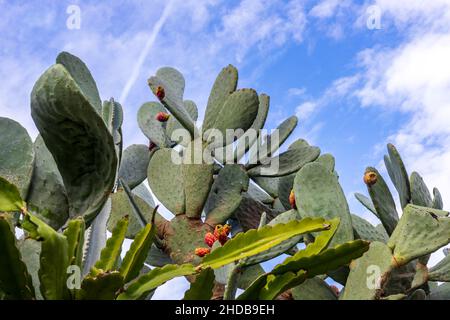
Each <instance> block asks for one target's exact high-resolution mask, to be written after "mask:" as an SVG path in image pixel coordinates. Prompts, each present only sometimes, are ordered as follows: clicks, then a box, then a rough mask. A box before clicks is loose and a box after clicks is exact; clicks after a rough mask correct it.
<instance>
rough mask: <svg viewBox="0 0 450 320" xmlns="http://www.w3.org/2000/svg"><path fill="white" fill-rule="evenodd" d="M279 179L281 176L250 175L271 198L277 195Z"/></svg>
mask: <svg viewBox="0 0 450 320" xmlns="http://www.w3.org/2000/svg"><path fill="white" fill-rule="evenodd" d="M280 179H281V177H252V180H253V181H255V182H256V184H257V185H258V186H260V187H261V188H262V189H263V190H264V191H266V192H267V193H268V194H269V195H270V196H271V197H273V198H278V196H279V190H278V188H279V184H280Z"/></svg>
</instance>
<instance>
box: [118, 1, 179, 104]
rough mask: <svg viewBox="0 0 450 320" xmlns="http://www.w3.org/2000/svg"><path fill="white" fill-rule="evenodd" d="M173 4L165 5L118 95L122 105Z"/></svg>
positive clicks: (170, 2)
mask: <svg viewBox="0 0 450 320" xmlns="http://www.w3.org/2000/svg"><path fill="white" fill-rule="evenodd" d="M173 3H174V1H173V0H170V1H169V2H168V3H167V4H166V6H165V8H164V11H163V13H162V15H161V17H160V18H159V19H158V21H156V24H155V26H154V27H153V30H152V32H151V34H150V36H149V38H148V41H147V43H146V44H145V47H144V48H143V50H142V52H141V55H140V56H139V58H138V61H137V62H136V64H135V66H134V68H133V71H132V73H131V76H130V78H129V79H128V81H127V83H126V84H125V87H124V88H123V90H122V93H121V94H120V99H119V101H120V102H121V103H122V104H123V103H124V102H125V100H126V99H127V97H128V94H129V93H130V89H131V87H132V86H133V85H134V83H135V82H136V80H137V78H138V76H139V73H140V72H141V71H142V66H143V64H144V62H145V60H146V59H147V56H148V54H149V52H150V50H151V49H152V47H153V44H154V43H155V40H156V37H157V36H158V35H159V32H160V31H161V28H162V27H163V26H164V23H165V22H166V20H167V17H168V16H169V14H170V13H171V10H172V6H173Z"/></svg>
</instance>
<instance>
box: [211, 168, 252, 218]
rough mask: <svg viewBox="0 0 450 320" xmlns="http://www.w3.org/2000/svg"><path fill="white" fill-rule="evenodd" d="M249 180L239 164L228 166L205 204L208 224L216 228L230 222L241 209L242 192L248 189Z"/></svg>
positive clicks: (214, 185) (220, 174) (222, 170)
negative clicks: (233, 215) (238, 209)
mask: <svg viewBox="0 0 450 320" xmlns="http://www.w3.org/2000/svg"><path fill="white" fill-rule="evenodd" d="M248 184H249V179H248V176H247V174H246V173H245V171H244V170H243V169H242V168H241V166H240V165H238V164H227V165H225V167H223V168H222V169H221V170H220V171H219V174H218V176H217V178H216V179H215V181H214V183H213V185H212V187H211V191H210V193H209V196H208V200H207V201H206V204H205V209H204V210H205V213H206V223H208V224H210V225H212V226H214V225H216V224H222V223H224V222H226V221H227V220H228V218H229V217H230V216H231V215H232V214H233V212H234V211H235V210H236V209H237V208H238V207H239V205H240V203H241V200H242V192H244V191H246V190H247V188H248Z"/></svg>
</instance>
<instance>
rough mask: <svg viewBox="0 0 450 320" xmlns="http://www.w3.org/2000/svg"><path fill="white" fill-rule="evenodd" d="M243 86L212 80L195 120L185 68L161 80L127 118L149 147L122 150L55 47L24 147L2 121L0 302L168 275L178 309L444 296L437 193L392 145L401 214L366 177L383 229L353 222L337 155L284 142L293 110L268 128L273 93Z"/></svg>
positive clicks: (117, 128)
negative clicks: (206, 303)
mask: <svg viewBox="0 0 450 320" xmlns="http://www.w3.org/2000/svg"><path fill="white" fill-rule="evenodd" d="M238 78H239V77H238V70H237V69H236V68H235V67H234V66H231V65H229V66H227V67H225V68H224V69H222V70H221V71H220V73H219V75H218V76H217V78H216V80H215V82H214V84H212V89H211V93H210V96H209V98H208V102H207V106H206V112H205V116H204V121H203V123H201V124H200V123H197V122H196V121H197V119H198V118H201V117H199V115H198V108H197V105H196V104H195V102H193V101H190V100H185V99H184V95H185V79H184V77H183V75H182V74H181V72H179V71H178V70H176V69H174V68H171V67H163V68H161V69H159V70H157V72H156V74H155V75H154V76H151V77H150V78H149V80H148V85H149V87H150V90H151V91H152V92H153V94H154V95H155V101H149V102H145V103H143V104H142V105H141V107H140V108H139V111H138V112H137V124H138V126H139V128H140V129H141V131H142V133H143V138H144V139H146V140H148V144H147V143H144V144H135V145H130V146H128V147H127V148H125V149H124V141H123V132H122V125H123V122H124V121H126V120H127V119H124V114H127V113H124V111H123V108H122V106H121V105H120V104H119V103H118V102H116V101H115V100H114V99H113V98H109V99H107V100H104V102H103V103H102V99H101V98H100V93H99V90H98V88H97V85H96V83H95V81H94V78H93V76H92V74H91V72H90V71H89V69H88V67H87V66H86V65H85V64H84V63H83V62H82V61H81V59H79V58H78V57H75V56H73V55H71V54H70V53H67V52H63V53H61V54H60V55H59V56H58V57H57V59H56V64H54V65H53V66H51V67H50V68H48V69H47V70H46V71H45V72H44V73H43V74H42V75H41V77H40V78H39V79H38V80H37V82H36V84H35V86H34V88H33V91H32V93H31V114H32V118H33V120H34V122H35V124H36V127H37V128H38V130H39V136H38V138H37V139H36V140H35V142H34V144H33V142H32V141H31V139H30V137H29V136H28V133H27V132H26V130H25V129H24V128H23V127H21V126H20V124H18V123H17V122H15V121H13V120H10V119H6V118H0V148H1V149H2V152H1V153H0V231H1V232H0V252H3V253H5V254H4V255H3V256H2V259H0V299H81V300H84V299H109V300H111V299H117V300H129V299H150V298H151V297H152V295H153V293H154V292H155V290H157V288H158V287H159V286H160V285H162V284H164V283H165V282H167V281H169V280H171V279H173V278H175V277H186V278H187V279H188V280H189V282H190V283H191V285H190V288H189V290H188V291H186V293H185V296H184V298H185V299H186V300H192V299H230V300H232V299H298V300H310V299H317V300H336V299H390V300H393V299H414V300H420V299H422V300H423V299H449V298H450V295H449V292H450V290H448V287H447V286H445V285H441V286H435V282H447V281H450V280H449V279H450V276H449V274H450V271H449V270H450V268H449V265H450V264H449V261H450V260H449V259H448V257H447V258H444V259H443V260H442V261H441V262H440V263H438V264H437V265H436V266H434V267H431V266H428V265H427V262H428V257H429V255H430V254H431V253H433V252H434V251H436V250H438V249H439V248H441V247H443V246H445V245H446V244H448V242H450V234H449V230H450V226H449V224H450V222H449V219H450V218H449V217H448V213H447V212H445V211H443V210H442V209H443V203H442V196H441V194H440V192H439V190H438V189H436V188H434V189H433V190H432V192H430V191H429V189H428V188H427V187H426V185H425V183H424V179H423V178H422V177H421V176H420V175H419V174H418V173H416V172H413V173H412V174H411V176H408V172H407V171H406V167H405V165H404V163H403V161H402V159H401V157H400V154H399V152H398V150H397V149H396V148H395V147H394V146H393V145H388V155H387V156H386V157H385V164H386V167H387V171H388V174H389V177H390V178H391V180H392V182H393V185H394V186H395V188H396V190H397V193H398V194H399V201H398V203H400V208H397V207H398V205H396V201H395V200H394V196H393V194H392V193H391V192H390V190H389V188H388V184H387V183H386V181H385V180H384V178H383V177H382V176H381V175H380V173H379V171H378V170H377V169H376V168H373V167H368V169H367V170H366V172H365V174H364V179H363V180H364V182H365V184H366V186H367V190H368V194H369V195H368V196H365V195H363V194H361V193H359V194H357V195H356V197H357V198H358V200H359V201H360V202H361V203H362V204H363V205H364V207H366V208H367V209H368V210H369V212H371V213H373V214H375V216H376V217H377V218H378V219H379V220H380V224H379V225H377V226H374V225H372V224H371V223H369V222H368V221H366V220H364V219H363V218H361V217H360V216H358V215H352V214H350V211H349V207H348V204H347V200H346V198H345V195H344V192H343V190H342V188H341V186H340V183H339V175H338V173H337V172H336V168H335V165H336V160H335V159H334V157H333V156H332V155H330V154H322V155H321V150H320V149H319V148H318V147H316V146H312V145H310V144H309V143H308V142H307V141H305V140H304V139H297V140H295V141H294V142H293V143H292V144H291V145H290V146H289V147H288V148H284V146H283V143H284V142H285V141H286V140H287V139H288V138H289V137H290V136H291V134H292V133H293V132H294V130H295V128H296V126H297V118H296V117H295V116H292V117H289V118H287V119H286V120H284V121H283V122H281V123H280V124H279V125H278V127H277V128H275V129H276V130H275V131H272V132H270V134H266V133H267V132H265V131H264V130H263V129H264V125H265V124H266V118H267V115H268V112H269V108H270V97H269V96H268V95H267V94H265V93H258V92H256V90H254V89H251V88H239V87H238ZM268 129H272V128H268ZM230 130H232V135H230ZM222 138H223V139H222ZM226 138H228V139H226ZM278 151H279V152H278ZM198 154H200V155H201V156H200V158H198ZM153 196H155V197H156V198H154V197H153ZM163 207H164V208H165V210H163ZM398 209H401V210H402V211H403V214H402V215H399V214H398V212H397V210H398ZM400 216H401V218H399V217H400ZM15 228H21V229H22V230H23V231H24V232H25V234H26V236H24V237H18V235H17V234H16V233H15ZM107 231H109V234H110V236H109V237H108V236H107ZM126 238H128V239H133V241H132V243H131V245H130V246H129V249H128V251H127V252H126V253H124V254H123V253H122V249H123V244H124V242H125V239H126ZM283 256H287V258H285V259H284V261H282V262H281V263H279V264H278V265H276V266H275V267H274V268H273V269H272V270H270V271H265V270H264V269H263V268H262V265H261V264H262V263H263V262H265V261H268V260H271V259H273V258H276V257H283ZM150 267H152V268H151V269H150ZM368 268H378V269H376V270H375V269H374V270H375V271H377V272H378V273H376V274H378V275H379V277H378V278H377V277H375V278H374V279H372V280H373V281H372V282H370V281H368V280H370V279H368V278H367V275H368V273H367V272H368ZM371 270H372V269H371ZM330 279H333V280H334V281H337V282H339V283H340V284H342V285H343V288H342V290H338V289H337V288H336V287H335V286H333V285H330ZM369 282H370V283H372V284H373V286H370V287H368V286H367V284H368V283H369ZM77 283H79V284H80V285H79V286H77V285H76V284H77ZM238 288H239V289H242V290H243V292H241V293H240V294H239V295H238V290H237V289H238Z"/></svg>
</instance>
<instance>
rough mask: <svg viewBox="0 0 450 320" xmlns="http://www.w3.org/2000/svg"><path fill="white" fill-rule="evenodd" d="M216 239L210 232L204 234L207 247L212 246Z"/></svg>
mask: <svg viewBox="0 0 450 320" xmlns="http://www.w3.org/2000/svg"><path fill="white" fill-rule="evenodd" d="M216 240H217V238H216V237H215V236H214V234H212V233H211V232H208V233H207V234H205V243H206V244H207V245H208V247H212V246H213V244H214V242H216Z"/></svg>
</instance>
